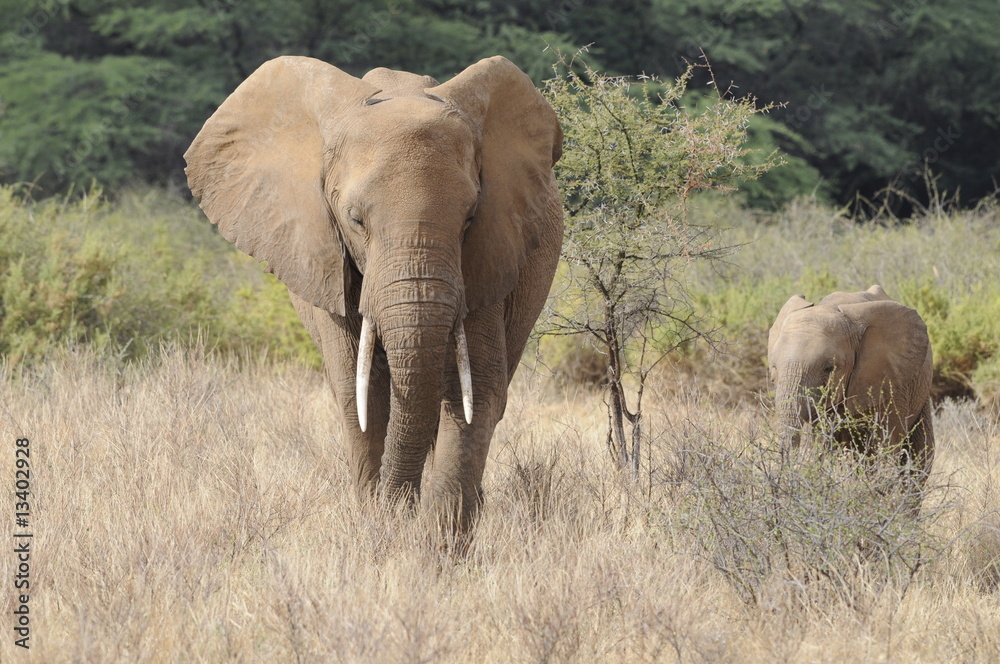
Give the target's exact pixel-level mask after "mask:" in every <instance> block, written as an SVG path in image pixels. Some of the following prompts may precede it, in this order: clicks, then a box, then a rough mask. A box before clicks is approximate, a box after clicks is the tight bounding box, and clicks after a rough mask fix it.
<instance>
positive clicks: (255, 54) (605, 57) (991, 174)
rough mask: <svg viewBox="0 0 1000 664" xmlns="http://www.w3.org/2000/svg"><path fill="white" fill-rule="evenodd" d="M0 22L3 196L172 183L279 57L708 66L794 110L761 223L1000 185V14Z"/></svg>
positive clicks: (434, 64) (425, 66) (497, 10)
mask: <svg viewBox="0 0 1000 664" xmlns="http://www.w3.org/2000/svg"><path fill="white" fill-rule="evenodd" d="M0 15H2V16H4V22H3V26H2V27H0V181H4V182H14V181H30V182H35V183H36V184H37V186H38V189H37V190H36V195H37V194H38V191H39V190H40V191H41V193H42V194H57V193H62V192H63V191H65V189H66V188H67V187H69V186H76V187H78V188H86V187H88V186H90V183H91V181H92V180H97V181H98V182H100V183H102V184H103V185H105V186H106V187H110V188H112V189H114V188H115V187H117V186H119V185H121V184H123V183H126V182H128V181H130V180H134V179H139V180H143V181H149V182H177V181H179V180H180V179H181V178H182V167H183V162H182V159H181V154H182V153H183V151H184V149H185V147H186V146H187V145H188V143H189V142H190V140H191V138H192V137H193V136H194V134H195V133H196V132H197V131H198V128H199V127H200V126H201V123H202V122H203V121H204V120H205V118H207V117H208V115H209V114H211V112H212V111H213V110H214V108H215V107H216V106H217V105H218V104H219V103H220V102H221V101H222V100H223V99H224V98H225V96H226V95H227V94H229V93H230V92H231V91H232V90H233V89H234V88H235V87H236V85H238V84H239V82H240V81H242V80H243V79H244V78H245V77H246V76H247V75H248V74H250V73H251V72H252V71H253V70H254V69H255V68H256V67H257V66H259V65H260V64H261V63H262V62H264V61H265V60H267V59H269V58H272V57H275V56H277V55H281V54H289V53H294V54H299V55H309V56H313V57H317V58H320V59H322V60H325V61H327V62H330V63H332V64H335V65H337V66H339V67H341V68H342V69H344V70H346V71H348V72H351V73H353V74H357V75H361V74H363V73H364V72H365V71H367V70H368V69H371V68H372V67H376V66H387V67H391V68H397V69H406V70H410V71H418V72H421V73H426V74H430V75H432V76H435V77H437V78H439V79H441V80H443V79H447V78H448V77H450V76H452V75H454V74H455V73H456V72H458V71H459V70H461V69H462V68H464V67H465V66H467V65H468V64H469V63H471V62H474V61H475V60H477V59H479V58H481V57H484V56H488V55H493V54H496V53H500V54H503V55H506V56H508V57H510V58H511V59H512V60H514V61H515V62H516V63H517V64H518V65H519V66H521V67H522V68H523V69H524V70H525V71H527V72H528V73H529V75H531V76H532V78H533V79H534V80H535V81H536V82H537V83H539V84H541V82H542V81H543V80H544V79H546V78H548V77H549V76H550V75H551V63H552V62H553V61H554V60H555V56H554V54H553V51H554V50H561V51H562V52H573V51H575V50H576V48H577V47H580V46H584V45H587V44H592V47H591V48H590V49H589V58H590V64H591V66H594V67H595V68H600V69H602V70H605V71H607V72H609V73H619V74H629V75H636V74H641V73H648V74H655V75H659V76H661V77H665V78H668V79H669V78H672V77H675V76H678V75H680V74H681V73H682V72H684V71H685V70H686V69H687V64H688V63H689V62H697V61H698V60H699V58H701V57H702V54H703V53H704V54H705V55H707V57H708V60H709V61H710V62H711V63H712V65H713V67H714V70H715V74H716V77H717V78H718V80H719V81H720V83H721V84H723V85H726V84H728V83H729V81H733V82H734V83H735V84H736V85H738V86H739V89H740V90H743V91H745V92H747V93H752V94H753V95H754V96H756V97H757V98H758V99H762V100H765V101H773V102H777V103H784V104H785V106H784V107H783V108H779V109H775V110H774V111H773V112H772V113H771V114H770V115H769V116H768V117H767V118H757V119H755V120H754V122H753V123H752V125H751V127H750V138H751V140H752V141H755V142H756V143H757V144H759V145H760V146H761V147H764V146H768V145H778V146H780V147H781V148H783V149H784V151H785V152H786V153H788V155H789V159H788V165H787V166H784V167H782V168H779V169H775V170H774V171H772V172H771V173H769V174H768V175H767V176H765V177H764V178H763V179H761V180H760V181H759V182H758V183H756V184H755V185H754V189H753V190H752V191H750V192H749V194H750V198H749V200H750V201H751V202H752V203H755V204H763V203H780V202H781V201H782V200H785V199H787V198H788V197H790V196H792V195H795V194H796V193H800V192H803V191H812V190H818V191H820V192H823V193H828V194H829V195H830V196H832V197H833V198H835V199H837V200H839V201H841V202H850V201H852V200H853V199H854V198H855V197H856V196H857V195H862V196H866V197H871V196H873V195H874V194H875V193H876V192H878V191H879V190H880V189H883V188H885V187H886V186H887V185H889V184H891V183H895V186H897V187H898V188H900V189H901V190H904V191H909V192H911V193H912V192H916V193H918V194H919V193H921V192H920V190H921V189H922V187H923V184H922V180H921V179H920V177H919V175H921V174H922V171H924V169H925V168H929V169H931V170H932V171H934V172H935V173H938V174H940V176H941V181H940V182H939V186H940V187H942V188H945V189H948V190H951V191H954V190H958V189H960V190H961V195H962V197H963V200H965V201H966V202H972V201H973V200H975V199H976V198H978V197H981V196H983V195H986V194H989V193H991V192H993V191H994V188H995V186H996V185H995V181H996V180H997V178H998V176H1000V151H998V150H996V149H995V146H996V145H997V144H998V143H1000V69H998V68H997V67H996V63H997V62H1000V15H998V14H997V12H996V6H995V3H994V2H993V0H935V1H934V2H928V1H927V0H900V1H899V2H895V3H884V2H878V1H876V0H586V1H584V0H514V1H513V2H500V1H499V0H376V1H375V2H352V1H347V0H288V1H287V2H281V3H269V2H264V1H263V0H150V1H148V2H143V3H134V2H127V1H125V0H34V1H29V2H23V1H15V0H0ZM706 83H707V78H702V79H700V80H698V79H696V80H695V81H693V82H692V85H691V89H692V90H698V89H699V87H701V88H703V87H704V84H706ZM692 103H696V102H692Z"/></svg>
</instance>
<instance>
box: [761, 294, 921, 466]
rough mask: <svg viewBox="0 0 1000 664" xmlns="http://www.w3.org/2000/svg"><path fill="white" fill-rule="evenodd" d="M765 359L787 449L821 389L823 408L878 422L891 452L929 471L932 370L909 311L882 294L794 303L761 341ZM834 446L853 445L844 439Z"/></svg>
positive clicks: (795, 298) (810, 418)
mask: <svg viewBox="0 0 1000 664" xmlns="http://www.w3.org/2000/svg"><path fill="white" fill-rule="evenodd" d="M767 358H768V364H769V365H770V377H771V380H772V381H773V382H774V386H775V410H776V412H777V415H778V422H779V425H780V426H781V428H782V431H783V436H784V442H785V443H786V444H796V443H797V442H798V437H799V433H798V432H799V430H800V429H801V427H802V425H803V423H805V422H809V421H813V420H814V419H815V417H816V415H817V413H816V410H815V406H816V404H817V401H816V399H815V397H816V396H817V395H818V394H819V392H820V388H827V390H828V396H829V400H828V402H826V403H825V404H824V405H825V406H826V407H827V408H829V409H835V410H837V411H839V412H841V413H844V414H851V415H868V416H871V415H875V416H877V417H878V418H880V421H884V422H886V423H887V425H888V428H889V440H888V442H889V443H890V444H892V445H902V447H903V450H904V454H905V455H908V456H910V457H911V458H912V459H913V461H914V465H915V467H916V468H917V469H919V470H927V469H929V468H930V463H931V460H932V457H933V454H934V431H933V428H932V423H931V401H930V386H931V378H932V373H933V362H932V358H931V347H930V342H929V340H928V338H927V328H926V326H925V325H924V322H923V320H921V318H920V316H919V315H918V314H917V312H916V311H914V310H913V309H911V308H909V307H906V306H903V305H902V304H899V303H898V302H895V301H894V300H892V299H890V298H889V296H888V295H886V293H885V291H884V290H882V287H881V286H877V285H876V286H872V287H871V288H869V289H868V290H867V291H861V292H858V293H840V292H838V293H833V294H832V295H829V296H827V297H825V298H824V299H823V300H821V301H820V302H819V304H812V303H811V302H808V301H806V299H805V298H804V297H803V296H801V295H796V296H793V297H792V298H790V299H789V300H788V302H786V303H785V305H784V306H783V307H782V308H781V312H780V313H779V314H778V317H777V319H776V320H775V322H774V325H773V326H772V327H771V330H770V333H769V334H768V352H767ZM810 395H812V396H813V398H810ZM838 439H839V440H840V441H841V442H844V443H847V444H851V443H856V442H857V441H855V440H852V439H851V438H850V437H849V435H848V434H846V433H844V432H841V435H839V436H838Z"/></svg>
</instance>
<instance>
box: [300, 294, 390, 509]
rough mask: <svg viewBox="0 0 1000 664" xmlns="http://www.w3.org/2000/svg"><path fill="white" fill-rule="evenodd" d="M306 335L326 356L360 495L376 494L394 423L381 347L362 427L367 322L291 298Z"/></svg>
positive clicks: (376, 358)
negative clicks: (361, 358)
mask: <svg viewBox="0 0 1000 664" xmlns="http://www.w3.org/2000/svg"><path fill="white" fill-rule="evenodd" d="M289 294H290V295H291V298H292V304H293V305H294V306H295V310H296V312H298V314H299V317H300V318H301V319H302V323H303V324H304V325H305V327H306V330H308V331H309V334H310V336H312V338H313V341H315V342H316V345H317V346H319V349H320V352H321V353H322V354H323V364H324V367H325V369H326V375H327V379H328V380H329V382H330V387H331V389H332V390H333V396H334V400H335V401H336V402H337V406H338V408H339V410H340V415H341V417H340V420H341V432H342V438H343V441H344V446H345V448H346V452H347V461H348V465H349V466H350V470H351V477H352V479H353V481H354V486H355V488H356V489H357V491H358V494H359V496H361V497H367V496H370V495H372V494H374V492H375V488H376V486H377V484H378V479H379V470H380V467H381V464H382V452H383V447H384V445H385V434H386V429H387V427H388V423H389V366H388V363H387V362H386V358H385V352H384V351H382V350H381V348H377V349H376V352H375V357H374V359H373V361H372V373H371V378H370V383H369V387H368V427H367V429H368V430H367V431H365V432H362V431H361V427H360V426H359V424H358V405H357V395H356V393H355V385H356V382H355V381H356V374H357V361H358V345H359V338H360V334H361V319H360V317H357V316H355V317H354V319H351V318H345V317H342V316H336V315H334V314H331V313H330V312H328V311H324V310H322V309H319V308H317V307H314V306H312V305H311V304H309V303H308V302H306V301H305V300H302V299H301V298H299V297H298V296H296V295H295V294H294V293H289Z"/></svg>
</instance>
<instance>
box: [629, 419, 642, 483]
mask: <svg viewBox="0 0 1000 664" xmlns="http://www.w3.org/2000/svg"><path fill="white" fill-rule="evenodd" d="M630 421H631V423H632V479H634V480H638V479H639V461H640V460H641V458H642V457H641V456H640V452H641V451H642V413H639V412H637V413H636V414H635V415H633V416H632V419H631V420H630Z"/></svg>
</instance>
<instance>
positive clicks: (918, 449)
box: [904, 399, 934, 484]
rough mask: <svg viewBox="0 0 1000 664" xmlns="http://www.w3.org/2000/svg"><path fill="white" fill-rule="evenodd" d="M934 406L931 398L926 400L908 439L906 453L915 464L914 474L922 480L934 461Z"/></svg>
mask: <svg viewBox="0 0 1000 664" xmlns="http://www.w3.org/2000/svg"><path fill="white" fill-rule="evenodd" d="M933 410H934V409H933V408H932V407H931V400H930V399H927V401H925V402H924V405H923V408H921V409H920V414H919V415H917V421H916V423H915V424H914V425H913V427H912V429H911V430H910V432H909V435H908V436H907V440H906V450H905V452H904V453H905V454H907V455H909V458H910V460H911V461H912V464H913V466H912V467H913V472H914V474H916V475H918V476H920V482H921V484H923V481H924V480H925V479H926V477H927V473H929V472H930V469H931V463H932V462H933V461H934V422H933Z"/></svg>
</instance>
